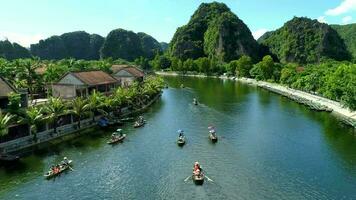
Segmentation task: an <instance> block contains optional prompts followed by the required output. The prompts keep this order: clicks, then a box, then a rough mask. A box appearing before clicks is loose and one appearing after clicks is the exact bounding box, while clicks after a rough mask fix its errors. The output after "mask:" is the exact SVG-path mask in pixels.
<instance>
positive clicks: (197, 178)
mask: <svg viewBox="0 0 356 200" xmlns="http://www.w3.org/2000/svg"><path fill="white" fill-rule="evenodd" d="M192 179H193V182H194V183H195V184H196V185H203V183H204V179H205V175H204V173H200V174H199V175H196V174H194V172H193V175H192Z"/></svg>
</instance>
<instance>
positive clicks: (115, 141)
mask: <svg viewBox="0 0 356 200" xmlns="http://www.w3.org/2000/svg"><path fill="white" fill-rule="evenodd" d="M125 138H126V134H122V135H121V136H116V138H114V139H111V140H110V141H108V142H107V143H108V144H115V143H118V142H122V141H123V140H124V139H125Z"/></svg>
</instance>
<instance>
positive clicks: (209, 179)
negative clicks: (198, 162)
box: [205, 175, 214, 182]
mask: <svg viewBox="0 0 356 200" xmlns="http://www.w3.org/2000/svg"><path fill="white" fill-rule="evenodd" d="M205 177H206V179H208V181H211V182H214V181H213V179H211V178H209V177H208V176H207V175H205Z"/></svg>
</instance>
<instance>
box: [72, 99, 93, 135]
mask: <svg viewBox="0 0 356 200" xmlns="http://www.w3.org/2000/svg"><path fill="white" fill-rule="evenodd" d="M71 106H72V110H71V111H70V113H72V114H74V115H75V116H77V117H78V128H80V122H81V118H82V116H83V115H84V114H85V113H86V112H87V111H88V110H89V104H88V103H87V100H85V99H83V98H82V97H77V98H75V99H73V100H72V102H71Z"/></svg>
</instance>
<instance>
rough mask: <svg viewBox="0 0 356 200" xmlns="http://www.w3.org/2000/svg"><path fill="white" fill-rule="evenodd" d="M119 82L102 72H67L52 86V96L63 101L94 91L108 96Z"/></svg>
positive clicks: (84, 95)
mask: <svg viewBox="0 0 356 200" xmlns="http://www.w3.org/2000/svg"><path fill="white" fill-rule="evenodd" d="M119 84H120V82H119V81H118V80H117V79H115V78H114V77H112V76H111V75H109V74H107V73H105V72H103V71H85V72H68V73H66V74H65V75H64V76H62V78H61V79H60V80H59V81H58V82H57V83H56V84H53V85H52V95H53V96H54V97H61V98H63V99H72V98H75V97H79V96H83V97H86V96H88V95H90V94H91V93H92V92H93V91H94V90H96V91H99V92H101V93H103V94H106V95H108V94H110V93H111V91H112V89H113V88H116V87H117V86H118V85H119Z"/></svg>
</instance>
